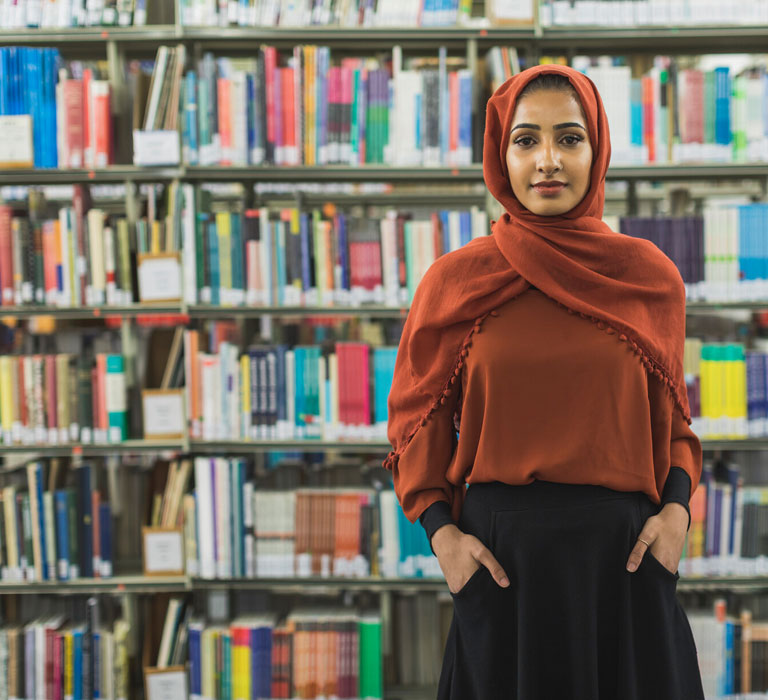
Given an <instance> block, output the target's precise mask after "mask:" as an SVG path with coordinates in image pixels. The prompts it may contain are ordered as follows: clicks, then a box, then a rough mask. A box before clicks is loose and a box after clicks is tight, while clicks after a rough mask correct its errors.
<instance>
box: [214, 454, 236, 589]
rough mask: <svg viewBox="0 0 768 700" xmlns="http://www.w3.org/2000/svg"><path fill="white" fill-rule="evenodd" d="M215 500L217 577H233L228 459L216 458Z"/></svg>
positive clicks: (229, 467) (229, 468)
mask: <svg viewBox="0 0 768 700" xmlns="http://www.w3.org/2000/svg"><path fill="white" fill-rule="evenodd" d="M214 470H215V490H214V494H215V498H216V523H215V528H216V575H217V577H218V578H231V576H232V550H231V547H230V540H231V535H232V531H231V528H230V522H229V521H230V517H231V516H230V498H229V493H230V491H229V486H230V480H231V473H230V472H231V465H230V461H229V460H228V459H225V458H223V457H214Z"/></svg>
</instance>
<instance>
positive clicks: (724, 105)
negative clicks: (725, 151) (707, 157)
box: [715, 66, 731, 145]
mask: <svg viewBox="0 0 768 700" xmlns="http://www.w3.org/2000/svg"><path fill="white" fill-rule="evenodd" d="M715 143H717V144H722V145H728V144H729V143H731V78H730V75H729V73H728V67H727V66H720V67H718V68H715Z"/></svg>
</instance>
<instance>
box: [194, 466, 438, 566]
mask: <svg viewBox="0 0 768 700" xmlns="http://www.w3.org/2000/svg"><path fill="white" fill-rule="evenodd" d="M194 472H195V488H194V492H193V493H190V494H187V495H185V496H184V499H183V506H182V507H183V517H184V539H185V543H186V545H185V553H186V569H187V574H189V575H191V576H197V577H200V578H204V579H215V578H243V577H245V578H254V577H258V578H273V577H277V578H293V577H296V578H306V577H323V578H327V577H351V578H361V577H368V576H379V575H381V576H384V577H385V578H414V577H425V576H439V575H440V570H439V565H438V562H437V559H436V558H435V557H434V555H433V554H432V552H431V550H430V548H429V544H428V542H427V539H426V536H425V534H424V531H423V529H422V528H421V525H420V524H418V523H415V524H414V523H411V522H409V521H408V520H407V519H406V518H405V516H404V515H403V513H402V509H401V508H400V507H399V506H398V504H397V502H396V499H395V496H394V491H393V490H391V489H383V490H380V491H379V490H373V489H370V488H359V487H349V488H333V489H328V488H297V489H289V490H286V489H278V490H272V489H269V490H265V489H260V488H258V487H257V486H256V485H255V483H254V481H252V480H251V479H250V477H249V465H248V463H247V462H246V461H245V460H244V459H227V458H224V457H197V458H195V460H194Z"/></svg>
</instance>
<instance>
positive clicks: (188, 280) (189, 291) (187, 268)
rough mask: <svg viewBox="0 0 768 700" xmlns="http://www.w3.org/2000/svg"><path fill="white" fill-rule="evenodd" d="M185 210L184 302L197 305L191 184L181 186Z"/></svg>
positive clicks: (183, 238)
mask: <svg viewBox="0 0 768 700" xmlns="http://www.w3.org/2000/svg"><path fill="white" fill-rule="evenodd" d="M181 195H182V197H183V200H182V201H183V205H182V206H183V208H182V212H181V226H182V234H181V238H182V241H183V242H184V243H183V246H182V250H181V255H182V264H183V266H184V301H185V302H186V303H187V304H196V303H197V258H196V250H195V188H194V185H192V184H191V183H185V184H184V185H182V186H181Z"/></svg>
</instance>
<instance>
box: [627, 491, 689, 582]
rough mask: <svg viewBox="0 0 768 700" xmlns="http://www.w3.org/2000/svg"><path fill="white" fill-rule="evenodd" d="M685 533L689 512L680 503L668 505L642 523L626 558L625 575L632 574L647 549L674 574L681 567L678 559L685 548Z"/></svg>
mask: <svg viewBox="0 0 768 700" xmlns="http://www.w3.org/2000/svg"><path fill="white" fill-rule="evenodd" d="M687 529H688V512H687V511H686V510H685V507H684V506H683V505H681V504H680V503H667V504H666V505H665V506H664V507H663V508H662V509H661V510H660V511H659V513H658V514H656V515H652V516H651V517H650V518H648V520H646V521H645V525H644V526H643V529H642V530H641V531H640V534H639V535H638V541H637V542H636V543H635V546H634V548H633V549H632V551H631V552H630V554H629V559H628V560H627V571H635V570H636V569H637V567H638V566H640V562H641V561H642V559H643V555H644V554H645V551H646V550H647V549H648V546H646V545H645V543H643V542H640V540H641V539H643V540H645V541H646V542H648V544H649V545H650V550H651V554H653V556H654V557H656V559H658V560H659V561H660V562H661V564H662V566H664V568H666V569H667V571H670V572H671V573H675V572H676V571H677V567H678V565H679V564H680V557H681V556H682V554H683V547H684V546H685V536H686V534H687V531H688V530H687Z"/></svg>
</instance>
